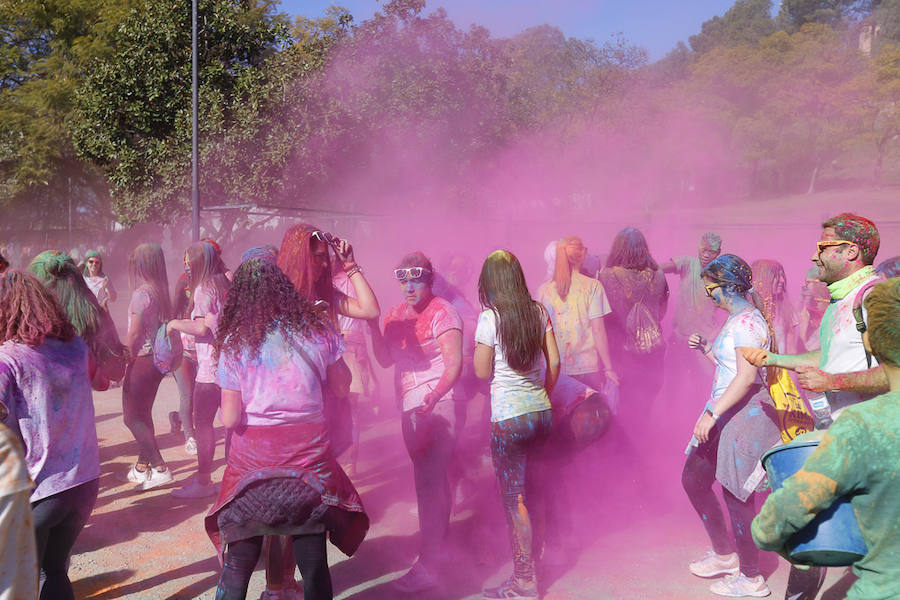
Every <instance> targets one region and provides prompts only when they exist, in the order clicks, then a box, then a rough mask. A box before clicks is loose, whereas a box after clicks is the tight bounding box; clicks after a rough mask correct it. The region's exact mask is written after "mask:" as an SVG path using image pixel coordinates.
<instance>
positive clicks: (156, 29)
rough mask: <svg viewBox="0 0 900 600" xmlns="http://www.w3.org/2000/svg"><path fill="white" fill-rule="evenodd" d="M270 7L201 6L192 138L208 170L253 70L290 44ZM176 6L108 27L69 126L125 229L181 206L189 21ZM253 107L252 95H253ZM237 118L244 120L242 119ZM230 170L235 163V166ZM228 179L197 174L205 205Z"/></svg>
mask: <svg viewBox="0 0 900 600" xmlns="http://www.w3.org/2000/svg"><path fill="white" fill-rule="evenodd" d="M274 5H275V0H248V1H231V0H201V2H200V4H199V29H200V31H199V56H200V59H201V60H200V75H199V78H200V108H199V113H200V115H201V123H200V135H201V138H202V139H203V140H204V146H203V153H202V159H203V160H204V161H206V162H209V159H210V158H211V155H210V152H211V151H212V150H214V149H216V148H217V146H216V145H215V143H210V140H218V139H219V138H220V137H221V136H223V135H224V134H225V132H226V131H229V130H231V128H232V127H233V126H234V125H235V124H240V123H242V122H243V123H244V124H246V121H245V120H246V119H247V118H248V113H247V111H246V110H244V109H243V108H242V105H243V104H244V103H245V101H247V100H248V97H249V98H251V99H253V98H254V95H253V88H254V87H258V85H259V81H258V80H257V79H256V72H257V71H258V70H259V69H260V68H261V67H262V65H263V64H264V63H265V61H266V59H267V58H270V57H272V56H273V55H274V54H275V53H277V52H278V51H279V50H281V49H283V48H284V47H285V46H286V45H288V44H289V41H290V39H289V27H288V23H287V20H286V18H285V17H284V16H283V15H280V14H277V13H276V12H275V10H274ZM187 7H188V5H187V4H185V3H184V2H182V1H180V0H164V1H154V2H146V3H143V4H140V5H139V6H136V7H135V8H134V9H133V10H132V11H131V12H130V13H129V15H128V16H127V17H126V18H125V19H124V20H123V21H122V22H121V24H120V25H119V26H118V27H117V29H116V31H115V33H114V35H113V37H112V41H111V46H112V48H113V50H114V53H113V54H109V55H108V56H105V57H100V58H98V59H96V60H94V61H93V62H92V63H91V70H90V73H89V74H88V75H87V77H86V78H84V79H83V80H82V82H81V83H80V85H79V87H78V89H77V92H76V106H77V111H76V114H75V115H74V116H73V118H72V119H71V120H70V122H71V127H72V133H73V139H74V142H75V147H76V149H77V150H78V152H79V155H80V156H82V157H83V158H85V159H87V160H89V161H92V162H93V163H95V164H97V165H99V166H100V167H102V168H103V170H104V172H105V174H106V178H107V180H108V181H109V183H110V185H111V191H112V197H113V207H114V209H115V212H116V214H117V216H118V218H119V220H120V221H121V222H123V223H125V224H128V223H132V222H139V221H147V220H159V221H167V220H168V219H169V218H170V217H171V216H172V215H173V214H178V213H179V212H183V211H184V210H185V209H186V207H187V202H186V200H187V198H188V196H189V194H188V190H189V189H190V188H189V181H188V174H189V160H190V136H191V133H190V131H191V129H190V114H191V113H190V90H191V56H190V52H191V50H190V49H191V15H190V10H188V8H187ZM255 99H256V100H257V101H259V98H258V97H255ZM242 119H244V121H242ZM236 166H237V165H236ZM237 171H238V172H237V173H236V174H235V175H234V176H233V177H230V178H229V177H225V178H220V176H221V175H222V174H223V173H225V174H226V175H227V171H226V170H225V169H220V170H218V171H210V170H208V169H204V170H203V178H202V180H201V189H202V190H203V192H204V194H205V196H206V198H207V199H223V198H226V197H228V196H229V195H230V193H231V188H232V187H233V185H234V183H235V182H234V179H235V178H238V179H239V178H240V177H241V176H242V175H243V173H242V172H241V170H240V169H237Z"/></svg>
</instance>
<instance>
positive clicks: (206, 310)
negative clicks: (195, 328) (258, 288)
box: [191, 285, 222, 383]
mask: <svg viewBox="0 0 900 600" xmlns="http://www.w3.org/2000/svg"><path fill="white" fill-rule="evenodd" d="M212 287H213V286H212V285H210V286H203V285H201V286H197V289H196V290H195V292H194V309H193V310H192V311H191V319H204V320H205V322H206V325H207V326H208V327H209V333H207V334H206V335H202V336H201V335H198V336H194V349H195V352H196V354H197V377H196V382H197V383H216V362H217V361H216V353H215V342H216V328H217V325H218V322H219V311H220V310H221V308H222V307H221V304H222V303H221V302H220V300H219V297H218V295H217V294H216V293H215V292H214V291H211V290H210V288H212Z"/></svg>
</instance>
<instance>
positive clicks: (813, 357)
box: [741, 213, 888, 600]
mask: <svg viewBox="0 0 900 600" xmlns="http://www.w3.org/2000/svg"><path fill="white" fill-rule="evenodd" d="M879 245H880V237H879V234H878V229H877V228H876V227H875V224H874V223H873V222H872V221H870V220H869V219H866V218H864V217H860V216H857V215H854V214H850V213H842V214H840V215H838V216H836V217H833V218H831V219H828V220H827V221H825V222H824V223H822V235H821V237H820V238H819V241H818V242H816V248H815V251H814V252H813V255H812V257H811V260H812V261H813V263H815V265H816V267H818V270H819V280H820V281H822V282H823V283H825V284H826V285H827V286H828V292H829V294H830V295H831V303H830V304H829V305H828V308H827V309H825V314H824V315H823V316H822V321H821V323H820V325H819V347H820V349H819V350H814V351H812V352H807V353H805V354H796V355H788V354H774V353H770V352H767V351H765V350H762V349H758V348H741V352H742V353H743V354H744V358H746V359H747V361H748V362H750V363H752V364H753V365H755V366H757V367H765V366H775V367H783V368H786V369H791V370H793V371H796V372H797V373H798V374H799V375H798V380H799V381H800V385H801V386H803V387H804V388H805V389H808V390H811V391H814V392H825V394H826V397H827V398H828V403H829V405H830V407H831V411H832V419H834V420H836V419H837V418H838V417H839V416H840V414H841V412H843V410H844V409H845V408H846V407H848V406H850V405H853V404H857V403H859V402H862V401H863V400H868V399H870V398H872V397H874V396H875V395H877V394H883V393H886V392H887V391H888V380H887V376H886V375H885V374H884V371H883V369H882V368H881V367H880V366H877V361H875V359H874V358H871V357H870V355H869V354H868V353H867V352H866V349H865V347H864V346H863V341H862V336H861V334H860V332H859V331H858V330H857V325H856V318H855V316H854V314H853V309H854V306H858V305H859V303H860V302H861V301H862V299H863V298H862V297H860V296H865V295H866V294H867V293H868V289H866V288H871V286H872V284H873V283H875V282H877V281H878V280H879V279H880V277H879V276H878V274H877V273H876V272H875V268H874V267H873V266H872V264H873V263H874V261H875V256H876V254H878V247H879ZM870 362H871V364H872V365H875V366H874V367H871V365H870ZM824 580H825V570H824V569H823V568H811V569H809V570H806V571H801V570H798V569H797V568H791V574H790V577H789V579H788V586H787V591H786V592H785V600H813V599H814V598H815V597H816V595H817V594H818V592H819V589H820V588H821V587H822V583H823V582H824Z"/></svg>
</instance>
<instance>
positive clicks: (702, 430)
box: [694, 349, 758, 443]
mask: <svg viewBox="0 0 900 600" xmlns="http://www.w3.org/2000/svg"><path fill="white" fill-rule="evenodd" d="M735 354H736V355H737V375H735V376H734V379H732V380H731V383H730V384H728V387H727V388H725V392H724V393H723V394H722V396H721V397H720V398H719V399H718V400H716V405H715V407H713V415H714V416H710V414H709V413H708V412H704V413H703V416H701V417H700V420H699V421H697V424H696V426H695V427H694V436H695V437H696V438H697V439H698V440H699V441H700V442H701V443H703V442H706V440H707V439H709V432H710V430H711V429H712V428H713V425H715V423H716V419H717V418H718V417H720V416H722V414H724V413H725V412H726V411H727V410H728V409H730V408H732V407H733V406H734V405H736V404H737V403H738V402H740V401H741V399H742V398H743V397H744V396H745V395H746V394H747V392H749V391H750V387H751V386H752V385H753V382H754V381H755V380H756V376H757V373H758V372H757V370H756V367H754V366H753V365H751V364H750V363H749V362H747V359H745V358H744V356H743V355H742V354H741V352H740V351H738V350H737V349H735Z"/></svg>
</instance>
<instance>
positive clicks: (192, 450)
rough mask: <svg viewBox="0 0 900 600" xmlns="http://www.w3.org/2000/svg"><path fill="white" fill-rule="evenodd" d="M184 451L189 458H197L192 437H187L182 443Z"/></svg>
mask: <svg viewBox="0 0 900 600" xmlns="http://www.w3.org/2000/svg"><path fill="white" fill-rule="evenodd" d="M184 451H185V452H187V453H188V454H190V455H191V456H197V440H195V439H194V438H192V437H189V438H188V439H187V441H186V442H185V443H184Z"/></svg>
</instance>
